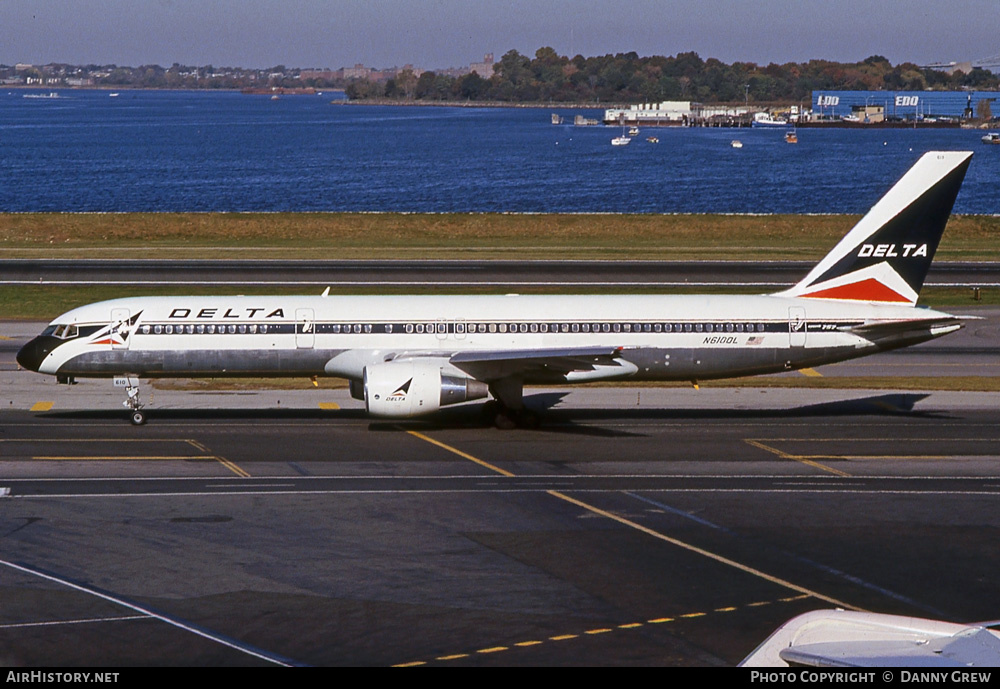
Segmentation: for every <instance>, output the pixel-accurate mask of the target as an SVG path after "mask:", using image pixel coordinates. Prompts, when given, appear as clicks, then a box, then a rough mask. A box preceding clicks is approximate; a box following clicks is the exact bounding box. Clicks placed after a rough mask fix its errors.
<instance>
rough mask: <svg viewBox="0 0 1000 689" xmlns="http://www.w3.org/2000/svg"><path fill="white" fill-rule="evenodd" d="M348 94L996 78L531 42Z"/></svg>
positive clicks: (570, 93)
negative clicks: (487, 67) (582, 49)
mask: <svg viewBox="0 0 1000 689" xmlns="http://www.w3.org/2000/svg"><path fill="white" fill-rule="evenodd" d="M345 87H346V90H347V95H348V96H349V97H350V98H352V99H389V100H414V101H455V100H467V101H498V102H557V103H654V102H660V101H665V100H687V101H696V102H701V103H733V102H744V101H750V102H754V103H772V102H787V103H794V102H798V101H807V100H809V99H810V98H811V94H812V92H813V91H819V90H891V91H923V90H926V89H934V90H959V89H974V90H996V89H998V88H1000V77H997V76H996V75H994V74H993V73H992V72H989V71H987V70H982V69H973V70H972V71H971V73H969V74H966V73H964V72H961V71H957V72H955V73H953V74H951V75H948V74H945V73H944V72H940V71H937V70H931V69H921V68H920V67H919V66H917V65H915V64H913V63H910V62H904V63H902V64H899V65H896V66H893V65H892V64H891V63H890V62H889V60H887V59H886V58H884V57H882V56H881V55H873V56H871V57H869V58H867V59H865V60H863V61H862V62H855V63H842V62H831V61H828V60H810V61H809V62H805V63H794V62H789V63H786V64H782V65H778V64H774V63H772V64H769V65H766V66H760V65H757V64H755V63H752V62H735V63H733V64H731V65H727V64H726V63H724V62H721V61H720V60H716V59H714V58H709V59H708V60H703V59H702V58H701V57H699V55H698V54H697V53H695V52H687V53H679V54H677V55H675V56H673V57H663V56H659V55H654V56H651V57H639V55H637V54H636V53H634V52H631V53H618V54H616V55H603V56H600V57H583V56H582V55H577V56H576V57H573V58H569V57H566V56H564V55H559V54H557V53H556V51H555V50H553V49H552V48H539V49H538V50H537V51H536V52H535V57H534V59H531V58H528V57H527V56H524V55H521V54H520V53H519V52H517V51H516V50H511V51H509V52H507V53H506V54H505V55H504V56H503V57H502V58H501V59H500V60H499V61H498V62H497V63H495V65H494V74H493V75H492V76H491V77H490V78H488V79H484V78H483V77H481V76H479V75H478V74H476V73H470V74H466V75H463V76H460V77H452V76H447V75H443V74H435V73H434V72H423V73H422V74H420V76H419V77H418V76H416V75H415V74H414V72H412V71H409V70H404V71H403V72H400V73H399V74H397V75H396V77H394V78H392V79H389V80H388V81H385V82H373V81H367V80H353V81H351V82H349V83H347V84H346V85H345Z"/></svg>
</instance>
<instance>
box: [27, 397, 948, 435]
mask: <svg viewBox="0 0 1000 689" xmlns="http://www.w3.org/2000/svg"><path fill="white" fill-rule="evenodd" d="M567 394H568V393H566V392H545V393H538V394H534V395H530V394H529V395H525V397H524V401H525V406H527V407H528V408H529V409H531V410H533V411H535V412H536V413H537V414H538V418H539V423H538V425H537V427H535V428H531V429H530V430H531V431H533V432H547V433H569V434H575V435H594V436H605V437H611V436H641V435H644V434H642V433H636V432H629V431H625V430H622V429H617V428H602V427H601V426H599V425H590V424H600V423H602V422H610V421H621V420H625V421H649V422H655V421H672V420H678V419H690V420H692V421H697V420H707V419H722V420H727V419H728V420H739V419H759V420H767V419H788V418H812V417H851V416H864V417H870V416H873V415H877V416H899V415H914V416H919V417H923V418H933V417H944V416H946V414H945V413H944V412H940V411H934V410H927V411H918V410H915V407H916V405H917V403H918V402H920V401H921V400H923V399H926V398H927V397H928V396H929V395H928V394H926V393H887V394H880V395H872V396H867V397H860V398H855V399H848V400H837V401H833V402H821V403H818V404H807V405H803V406H799V407H785V408H772V409H710V408H698V409H667V408H656V409H650V408H620V407H619V408H580V407H574V408H565V409H560V408H559V406H558V405H559V403H560V402H561V401H562V399H563V398H564V397H565V396H566V395H567ZM481 410H482V405H467V406H462V407H451V408H448V409H442V410H440V411H439V412H437V413H436V414H434V415H432V416H430V417H425V418H419V419H406V420H392V421H382V420H377V419H376V420H373V419H372V417H370V416H369V415H368V414H367V413H365V411H364V410H363V409H338V410H333V411H330V410H322V409H315V410H313V409H277V408H266V409H263V408H262V409H158V410H154V411H152V413H151V414H150V423H151V424H153V425H155V424H156V421H157V420H163V421H190V420H202V421H227V420H228V421H237V420H239V421H244V420H253V419H258V420H269V421H280V420H287V421H306V420H332V419H336V420H345V419H346V420H358V421H365V420H367V421H369V422H370V423H369V430H372V431H397V432H398V431H406V430H418V429H419V430H429V431H432V430H455V429H465V428H477V427H489V426H491V424H490V423H489V422H488V420H486V419H485V418H483V415H482V414H481ZM37 417H38V418H44V419H75V420H80V419H100V420H108V419H118V418H121V417H122V412H121V411H115V410H103V411H94V410H89V411H63V412H46V413H42V414H38V415H37ZM508 432H514V431H508Z"/></svg>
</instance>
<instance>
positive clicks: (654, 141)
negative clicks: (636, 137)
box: [646, 136, 660, 144]
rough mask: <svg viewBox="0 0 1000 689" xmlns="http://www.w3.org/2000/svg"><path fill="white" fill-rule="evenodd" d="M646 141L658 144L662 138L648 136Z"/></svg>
mask: <svg viewBox="0 0 1000 689" xmlns="http://www.w3.org/2000/svg"><path fill="white" fill-rule="evenodd" d="M646 141H648V142H649V143H651V144H658V143H660V140H659V139H658V138H657V137H655V136H647V137H646Z"/></svg>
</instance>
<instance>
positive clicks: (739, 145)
mask: <svg viewBox="0 0 1000 689" xmlns="http://www.w3.org/2000/svg"><path fill="white" fill-rule="evenodd" d="M729 145H730V146H732V147H733V148H743V142H742V141H740V140H739V139H733V140H732V141H730V142H729Z"/></svg>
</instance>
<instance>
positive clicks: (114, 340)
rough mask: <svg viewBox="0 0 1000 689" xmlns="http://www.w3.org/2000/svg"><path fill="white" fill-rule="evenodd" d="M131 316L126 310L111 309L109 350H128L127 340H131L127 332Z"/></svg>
mask: <svg viewBox="0 0 1000 689" xmlns="http://www.w3.org/2000/svg"><path fill="white" fill-rule="evenodd" d="M131 315H132V314H131V313H129V310H128V309H111V332H110V333H109V336H108V339H109V340H111V349H128V343H129V340H130V339H132V338H131V337H130V335H131V333H130V332H129V328H130V324H129V319H130V318H131Z"/></svg>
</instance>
